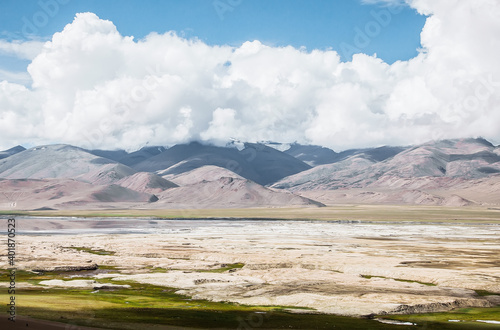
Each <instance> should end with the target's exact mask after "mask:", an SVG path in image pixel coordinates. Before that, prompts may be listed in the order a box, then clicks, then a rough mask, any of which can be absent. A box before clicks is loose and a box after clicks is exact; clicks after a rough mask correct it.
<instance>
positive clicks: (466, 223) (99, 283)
mask: <svg viewBox="0 0 500 330" xmlns="http://www.w3.org/2000/svg"><path fill="white" fill-rule="evenodd" d="M318 210H323V211H324V210H325V208H321V209H303V212H308V211H311V212H317V211H318ZM342 210H343V211H342ZM353 210H354V211H353ZM369 210H371V212H368V211H369ZM387 210H389V211H387ZM446 210H447V211H446ZM465 210H468V211H466V213H465V214H464V213H461V214H462V218H459V215H458V214H459V213H460V212H458V211H456V210H455V209H442V208H418V207H417V208H406V209H405V208H402V207H401V208H399V207H394V209H393V210H392V211H391V209H390V208H385V211H382V208H379V207H368V206H366V207H363V206H359V207H358V208H357V211H356V208H352V207H351V211H350V215H351V217H348V216H347V214H348V213H349V212H348V207H347V206H346V207H345V209H342V208H341V207H337V211H338V213H337V215H336V220H342V221H309V220H307V221H304V220H299V221H285V220H276V219H275V220H235V219H219V220H216V219H212V220H202V219H198V220H196V219H192V220H168V219H158V218H120V217H109V218H80V219H79V218H56V217H49V218H43V217H25V216H18V217H17V218H16V220H17V226H18V232H19V235H18V237H17V240H18V243H17V244H18V245H17V246H18V250H17V267H18V270H20V271H21V270H22V271H21V272H20V273H19V276H18V279H17V281H18V282H17V285H18V289H19V290H20V292H21V293H20V296H19V297H20V298H19V303H20V304H21V306H22V308H24V310H25V311H26V312H29V313H31V314H28V315H31V316H35V317H37V316H38V317H43V316H44V315H43V313H41V312H40V310H39V309H40V308H42V306H43V308H46V309H49V310H52V313H56V312H54V311H57V310H58V309H62V310H65V313H67V312H68V310H67V309H68V302H70V303H71V304H74V305H73V306H72V307H71V308H70V309H74V310H73V314H74V315H76V317H77V318H78V313H87V314H88V313H90V314H92V315H93V317H97V316H99V315H101V314H100V310H101V309H110V308H118V307H123V306H126V305H125V304H130V307H131V306H134V307H135V308H146V307H154V306H156V307H158V308H165V307H166V306H165V305H164V304H165V301H167V300H168V299H174V298H173V297H175V299H174V300H175V303H172V304H173V305H171V306H170V307H169V308H173V307H175V308H177V309H179V308H180V309H182V308H184V309H186V308H188V309H195V310H198V309H200V308H205V309H211V310H214V309H215V310H217V309H218V308H222V309H224V308H227V307H221V306H223V305H222V304H221V305H217V304H219V303H223V304H225V305H224V306H226V305H227V302H230V303H234V304H235V305H234V304H233V305H230V306H233V307H231V308H235V309H238V308H239V307H237V306H243V307H241V311H240V310H239V309H238V313H239V312H241V313H242V314H241V315H242V316H241V317H240V316H239V319H240V321H241V320H246V318H245V317H246V316H248V315H253V316H252V317H253V319H248V320H247V321H245V322H247V323H248V322H249V320H253V321H252V322H254V323H256V324H257V323H259V326H258V327H256V328H263V329H265V328H266V327H269V328H273V326H272V323H268V324H266V322H268V319H267V316H266V315H267V314H266V313H271V312H272V311H274V312H276V310H274V309H273V308H279V309H280V311H293V312H295V313H313V312H314V313H317V312H320V313H326V314H335V315H347V316H358V317H359V316H367V315H382V316H383V315H387V314H416V313H428V312H449V311H451V310H453V309H456V308H466V307H467V308H470V307H481V308H497V309H498V307H495V306H498V305H499V304H500V296H499V294H500V249H499V246H498V237H500V224H499V221H498V214H499V213H498V210H487V209H465ZM268 211H273V210H268ZM330 211H332V210H331V209H330ZM417 211H418V212H417ZM445 211H446V212H448V215H450V214H451V217H445V216H444V214H445V213H446V212H445ZM189 212H194V213H195V212H196V211H189ZM213 212H215V211H213ZM228 212H229V211H228ZM231 212H233V213H231V214H232V216H237V215H238V212H243V210H240V211H238V210H232V211H231ZM252 212H254V215H255V214H258V213H259V212H260V211H255V210H254V211H251V212H250V213H252ZM277 212H278V211H277ZM281 212H284V213H286V212H291V211H290V210H288V211H287V210H281ZM342 212H344V213H342ZM383 212H385V213H386V219H389V220H392V221H382V222H380V221H381V220H383V217H382V216H381V215H382V213H383ZM391 212H392V213H391ZM453 212H456V213H453ZM467 212H468V213H467ZM194 213H191V216H192V214H194ZM209 213H210V212H209ZM284 213H281V214H282V215H283V214H284ZM418 213H420V214H421V216H422V217H424V215H425V218H426V219H427V220H428V222H423V221H422V222H416V219H414V218H413V217H414V216H415V215H416V214H418ZM205 214H206V213H205ZM268 214H271V215H272V214H273V212H268ZM305 214H306V213H304V215H305ZM318 214H319V213H318ZM185 215H187V214H185ZM221 215H222V216H224V215H225V216H229V214H219V216H221ZM276 215H277V214H276ZM368 215H370V219H366V218H367V217H368ZM466 215H468V216H469V218H467V219H466ZM495 215H496V217H495ZM299 218H300V217H299ZM318 218H320V217H318ZM360 218H361V219H363V218H364V220H365V221H354V220H355V219H360ZM456 218H458V219H459V220H454V219H456ZM395 219H399V220H397V221H396V220H395ZM328 220H334V219H328ZM366 220H370V221H366ZM3 222H5V223H3ZM2 225H4V227H5V228H7V225H6V221H5V220H4V219H2ZM1 241H2V242H1V244H2V248H3V247H5V246H6V244H4V243H6V242H4V241H5V237H2V240H1ZM94 265H97V269H95V270H92V268H93V266H94ZM0 268H2V269H7V268H9V266H8V265H7V263H6V261H5V260H4V259H2V264H0ZM78 268H90V270H86V271H75V270H76V269H78ZM30 270H37V271H38V275H37V274H33V273H31V272H29V271H30ZM4 277H5V276H2V278H4ZM0 285H3V286H4V287H6V286H8V285H7V282H0ZM138 286H139V287H138ZM135 288H140V289H141V290H142V291H140V292H137V293H136V294H138V295H141V294H143V295H144V297H143V296H140V297H134V296H133V295H131V293H130V292H131V291H130V290H133V289H135ZM0 290H2V291H4V290H5V289H0ZM61 290H62V291H61ZM127 290H128V291H127ZM148 290H152V291H151V292H152V293H151V295H148V292H149V291H148ZM155 290H157V291H155ZM170 290H171V291H170ZM129 291H130V292H129ZM167 291H168V294H169V296H168V299H167V298H165V299H167V300H165V299H163V300H161V301H160V300H158V301H157V300H155V299H156V298H157V297H158V295H160V296H161V295H163V294H166V293H165V292H167ZM44 292H45V293H44ZM61 292H65V293H64V294H67V293H68V292H70V293H71V295H73V299H72V300H71V299H69V300H68V297H67V296H65V298H64V300H63V301H62V300H61V295H62V294H63V293H61ZM141 292H142V293H141ZM153 293H154V294H153ZM4 296H5V295H4V292H2V301H3V298H4ZM124 297H125V298H124ZM155 297H156V298H155ZM168 301H170V300H168ZM82 304H83V305H82ZM210 304H213V305H210ZM80 305H81V306H80ZM235 306H236V307H235ZM245 306H248V307H245ZM251 306H256V307H255V308H260V311H261V312H258V313H261V314H255V313H257V312H256V311H255V310H253V309H252V307H251ZM77 311H79V312H77ZM497 312H498V310H497ZM245 313H246V314H245ZM249 313H250V314H249ZM251 313H254V314H251ZM73 314H71V313H70V314H69V315H73ZM55 315H57V314H55ZM64 315H65V316H64V318H66V317H70V316H66V314H64ZM92 315H91V316H92ZM238 315H239V314H238ZM259 315H260V316H259ZM276 315H278V314H276ZM294 315H295V314H294ZM491 315H495V314H494V313H492V314H491ZM496 315H497V317H496V318H495V316H489V319H486V320H487V321H488V320H489V321H491V322H493V324H495V323H494V322H500V318H499V317H498V313H497V314H496ZM53 316H54V315H52V316H51V317H50V319H54V317H53ZM80 316H82V319H83V318H86V317H88V315H83V314H82V315H80ZM264 316H266V317H264ZM99 317H101V316H99ZM56 319H57V317H56ZM449 319H453V317H452V316H450V317H449ZM477 320H481V319H480V318H477V319H475V320H468V321H470V322H471V323H468V322H465V323H463V325H465V324H469V326H470V324H473V325H476V326H478V325H479V323H478V322H476V321H477ZM66 322H68V320H66ZM269 322H271V321H269ZM372 322H375V321H372ZM445 322H447V320H445ZM375 323H376V322H375ZM410 323H411V322H410ZM172 324H173V325H179V323H175V322H174V323H172ZM450 324H451V323H450ZM88 325H93V326H95V324H88ZM115 325H116V324H115ZM186 326H188V325H186ZM214 327H215V326H214ZM152 328H153V327H152ZM254 328H255V327H254ZM375 328H377V327H374V329H375ZM430 328H432V327H430ZM346 329H347V328H346Z"/></svg>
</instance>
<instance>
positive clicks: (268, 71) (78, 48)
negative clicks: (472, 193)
mask: <svg viewBox="0 0 500 330" xmlns="http://www.w3.org/2000/svg"><path fill="white" fill-rule="evenodd" d="M398 3H399V4H401V3H404V4H405V5H403V6H400V7H387V6H386V5H387V4H398ZM499 16H500V3H499V2H495V1H490V0H477V1H474V2H472V1H450V0H412V1H408V0H175V1H174V0H163V1H160V0H149V1H148V0H146V1H131V0H120V1H118V0H86V1H83V0H32V1H28V0H2V1H0V143H2V145H3V146H4V147H11V146H13V145H17V144H30V145H40V144H48V143H68V144H73V145H78V146H83V147H87V148H125V149H127V150H134V149H139V148H140V147H142V146H144V145H146V144H149V145H173V144H176V143H185V142H188V141H194V140H196V141H207V142H209V143H218V144H224V143H225V141H228V139H231V138H236V139H239V140H242V141H249V142H257V141H263V140H271V141H276V142H285V143H287V142H294V141H297V142H299V143H304V144H316V145H322V146H327V147H330V148H332V149H334V150H344V149H348V148H355V147H369V146H381V145H409V144H415V143H423V142H427V141H430V140H436V139H443V138H457V137H477V136H483V137H485V138H486V139H489V140H491V141H492V142H494V143H498V141H500V136H499V131H498V127H500V111H499V109H498V104H500V64H499V62H498V57H499V56H500V39H499V38H498V36H499V35H500V21H499V20H498V17H499ZM168 31H174V32H175V33H166V32H168ZM58 32H60V33H58ZM154 32H156V34H155V33H154ZM56 33H57V34H56ZM128 36H133V37H134V40H132V39H131V38H129V37H128ZM146 36H148V37H147V38H146ZM48 40H52V41H53V42H51V43H45V41H48ZM255 40H257V41H255ZM134 41H135V42H134ZM287 46H291V47H287ZM353 53H355V54H356V55H355V56H352V54H353ZM374 54H376V55H377V56H376V57H375V56H373V55H374ZM28 65H29V67H28ZM27 68H29V69H28V70H27Z"/></svg>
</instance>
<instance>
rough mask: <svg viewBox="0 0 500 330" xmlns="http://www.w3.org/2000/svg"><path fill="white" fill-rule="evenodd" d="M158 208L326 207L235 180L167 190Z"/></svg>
mask: <svg viewBox="0 0 500 330" xmlns="http://www.w3.org/2000/svg"><path fill="white" fill-rule="evenodd" d="M157 196H158V197H159V199H160V200H159V201H158V202H156V203H154V204H151V205H150V207H154V208H233V207H234V208H236V207H284V206H295V205H296V206H299V205H300V206H322V204H321V203H318V202H315V201H313V200H310V199H307V198H303V197H300V196H297V195H294V194H291V193H287V192H281V191H273V190H271V189H268V188H265V187H263V186H261V185H259V184H257V183H255V182H252V181H249V180H246V179H238V178H231V177H223V178H220V179H217V180H215V181H201V182H198V183H195V184H191V185H186V186H182V187H178V188H172V189H169V190H166V191H164V192H162V193H160V194H158V195H157Z"/></svg>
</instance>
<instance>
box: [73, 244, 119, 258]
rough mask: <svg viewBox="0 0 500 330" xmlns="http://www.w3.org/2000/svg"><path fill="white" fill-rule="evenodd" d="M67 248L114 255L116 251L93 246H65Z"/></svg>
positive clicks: (102, 254)
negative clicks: (93, 247)
mask: <svg viewBox="0 0 500 330" xmlns="http://www.w3.org/2000/svg"><path fill="white" fill-rule="evenodd" d="M64 248H65V249H73V250H76V251H81V252H87V253H91V254H97V255H100V256H114V255H115V254H116V252H114V251H106V250H103V249H92V248H86V247H78V246H65V247H64Z"/></svg>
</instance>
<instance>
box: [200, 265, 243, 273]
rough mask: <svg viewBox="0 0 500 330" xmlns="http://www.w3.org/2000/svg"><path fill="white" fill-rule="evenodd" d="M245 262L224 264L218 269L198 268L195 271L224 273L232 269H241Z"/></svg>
mask: <svg viewBox="0 0 500 330" xmlns="http://www.w3.org/2000/svg"><path fill="white" fill-rule="evenodd" d="M243 266H245V264H242V263H235V264H223V265H222V266H221V268H216V269H198V270H195V272H198V273H224V272H227V271H229V270H232V269H240V268H243Z"/></svg>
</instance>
